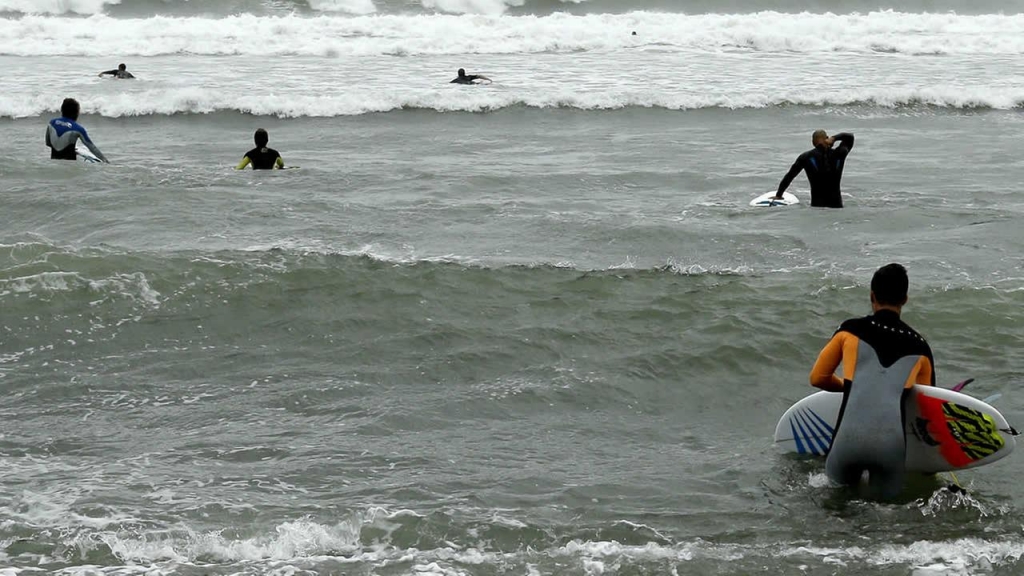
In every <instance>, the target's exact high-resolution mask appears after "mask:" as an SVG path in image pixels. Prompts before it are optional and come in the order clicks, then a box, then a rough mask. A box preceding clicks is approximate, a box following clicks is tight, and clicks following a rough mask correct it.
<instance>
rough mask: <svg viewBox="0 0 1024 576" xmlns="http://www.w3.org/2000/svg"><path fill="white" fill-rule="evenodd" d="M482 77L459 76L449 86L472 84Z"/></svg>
mask: <svg viewBox="0 0 1024 576" xmlns="http://www.w3.org/2000/svg"><path fill="white" fill-rule="evenodd" d="M480 78H482V76H478V75H476V74H467V75H465V76H459V77H458V78H456V79H455V80H452V81H451V82H449V84H472V83H473V81H474V80H479V79H480Z"/></svg>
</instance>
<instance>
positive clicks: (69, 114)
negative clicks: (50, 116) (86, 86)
mask: <svg viewBox="0 0 1024 576" xmlns="http://www.w3.org/2000/svg"><path fill="white" fill-rule="evenodd" d="M81 111H82V107H81V106H79V105H78V100H75V99H74V98H65V99H64V101H63V102H61V103H60V115H61V116H63V117H65V118H70V119H72V120H78V113H79V112H81Z"/></svg>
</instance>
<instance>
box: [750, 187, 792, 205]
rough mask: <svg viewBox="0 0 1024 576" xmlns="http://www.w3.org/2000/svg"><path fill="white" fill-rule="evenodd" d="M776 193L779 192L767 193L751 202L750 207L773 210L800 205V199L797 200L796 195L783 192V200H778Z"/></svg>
mask: <svg viewBox="0 0 1024 576" xmlns="http://www.w3.org/2000/svg"><path fill="white" fill-rule="evenodd" d="M776 193H777V192H776V191H775V190H772V191H771V192H765V193H764V194H761V195H760V196H758V197H757V198H754V199H753V200H751V201H750V205H751V206H761V207H766V208H771V207H775V206H792V205H794V204H799V203H800V199H799V198H797V197H796V195H794V194H790V193H789V192H783V193H782V200H778V199H776V198H775V194H776Z"/></svg>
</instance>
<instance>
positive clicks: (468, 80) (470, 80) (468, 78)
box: [449, 68, 491, 84]
mask: <svg viewBox="0 0 1024 576" xmlns="http://www.w3.org/2000/svg"><path fill="white" fill-rule="evenodd" d="M477 80H483V81H486V82H490V81H491V79H490V78H488V77H487V76H481V75H479V74H466V69H465V68H459V75H458V77H456V78H455V80H452V81H451V82H449V84H476V83H477V82H476V81H477Z"/></svg>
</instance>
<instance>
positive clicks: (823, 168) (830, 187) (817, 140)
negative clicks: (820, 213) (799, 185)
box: [775, 130, 853, 208]
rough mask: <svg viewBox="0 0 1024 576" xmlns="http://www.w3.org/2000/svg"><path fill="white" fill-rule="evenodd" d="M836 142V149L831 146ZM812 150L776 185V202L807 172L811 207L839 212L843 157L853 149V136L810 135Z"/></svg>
mask: <svg viewBox="0 0 1024 576" xmlns="http://www.w3.org/2000/svg"><path fill="white" fill-rule="evenodd" d="M836 142H839V146H838V147H836V148H833V147H832V146H833V145H834V144H835V143H836ZM811 143H812V144H814V148H813V149H811V150H808V151H807V152H804V153H803V154H801V155H800V156H799V157H798V158H797V159H796V162H794V163H793V166H792V167H791V168H790V169H789V172H788V173H787V174H786V176H785V177H783V178H782V182H780V183H779V191H778V192H777V193H776V194H775V198H776V199H777V200H782V193H783V192H785V191H786V188H789V185H790V184H791V183H792V182H793V179H794V178H796V176H797V174H799V173H800V171H801V170H804V171H806V172H807V180H808V181H809V182H810V184H811V206H817V207H820V208H842V207H843V198H842V196H841V195H840V192H839V181H840V180H842V178H843V168H845V167H846V156H847V155H848V154H849V153H850V149H852V148H853V134H850V133H847V132H843V133H841V134H836V135H835V136H832V137H831V138H830V137H829V135H828V133H827V132H825V131H824V130H816V131H815V132H814V134H812V135H811Z"/></svg>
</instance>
